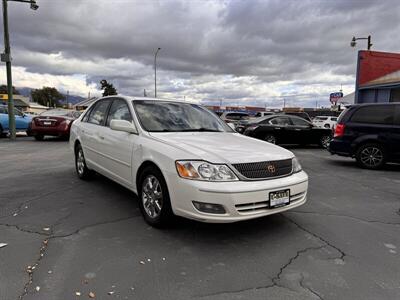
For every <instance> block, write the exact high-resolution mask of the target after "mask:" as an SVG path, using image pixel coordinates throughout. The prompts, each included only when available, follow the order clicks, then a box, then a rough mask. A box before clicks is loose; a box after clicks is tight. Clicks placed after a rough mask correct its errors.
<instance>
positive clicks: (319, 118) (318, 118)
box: [315, 117, 328, 121]
mask: <svg viewBox="0 0 400 300" xmlns="http://www.w3.org/2000/svg"><path fill="white" fill-rule="evenodd" d="M315 120H317V121H319V120H321V121H326V120H328V117H315Z"/></svg>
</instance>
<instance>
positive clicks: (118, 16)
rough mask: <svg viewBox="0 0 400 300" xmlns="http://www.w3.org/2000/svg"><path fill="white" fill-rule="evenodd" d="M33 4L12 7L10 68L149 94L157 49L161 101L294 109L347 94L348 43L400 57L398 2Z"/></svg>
mask: <svg viewBox="0 0 400 300" xmlns="http://www.w3.org/2000/svg"><path fill="white" fill-rule="evenodd" d="M38 2H39V5H40V9H39V10H38V11H36V12H33V11H31V10H29V7H28V6H27V5H23V4H20V3H10V5H9V6H10V12H9V13H10V28H11V36H12V47H13V48H12V49H13V57H14V61H13V62H14V65H15V66H20V67H24V68H25V69H26V72H28V73H39V74H52V75H55V76H61V75H62V76H72V75H76V74H81V75H86V76H87V78H88V80H89V82H96V83H97V82H98V81H99V79H101V78H107V79H108V80H110V81H112V82H115V85H116V86H117V88H118V89H119V91H120V92H122V93H124V94H142V93H143V89H147V90H148V91H149V92H152V90H153V59H154V56H153V55H154V50H155V49H156V48H157V47H161V48H162V50H161V52H160V54H159V58H158V67H159V70H160V73H159V76H158V78H159V79H160V81H159V85H160V87H159V91H160V93H161V94H162V95H165V96H168V97H178V98H181V97H183V96H186V97H192V98H195V99H197V100H207V101H217V100H218V99H224V100H226V101H233V102H235V101H236V102H238V103H240V102H241V101H243V103H267V102H268V101H269V102H268V103H278V102H279V101H281V100H280V98H279V97H283V96H285V94H287V93H290V95H293V96H291V97H292V98H291V99H293V100H292V101H293V102H294V103H296V101H298V103H307V101H309V103H314V102H315V99H316V98H317V99H319V100H320V101H323V100H325V101H326V100H327V97H328V94H329V92H330V91H335V90H337V89H338V88H339V87H340V84H343V85H344V87H345V89H347V90H348V91H349V92H350V91H351V89H352V86H353V85H354V72H355V57H356V50H355V49H352V48H350V47H349V42H350V39H351V37H352V36H353V35H357V36H366V35H368V34H372V36H373V43H374V49H379V50H384V51H393V52H396V51H397V52H398V51H399V50H400V49H399V44H398V41H397V39H396V38H395V37H396V36H397V33H398V31H399V29H400V25H399V22H398V20H399V17H400V4H399V3H398V1H395V0H393V1H391V0H387V1H369V0H363V1H361V0H358V1H349V0H338V1H326V0H319V1H316V0H315V1H313V0H304V1H294V0H292V1H277V0H270V1H261V0H260V1H257V0H252V1H235V0H233V1H168V0H164V1H161V0H160V1H146V2H145V1H130V0H114V1H105V0H104V1H102V0H97V1H95V0H85V1H80V0H69V1H61V0H39V1H38ZM360 48H364V45H363V43H362V41H361V42H360ZM296 94H297V96H296ZM307 98H308V99H307ZM215 99H217V100H215ZM275 99H278V100H275Z"/></svg>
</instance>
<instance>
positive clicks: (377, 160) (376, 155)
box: [356, 143, 386, 170]
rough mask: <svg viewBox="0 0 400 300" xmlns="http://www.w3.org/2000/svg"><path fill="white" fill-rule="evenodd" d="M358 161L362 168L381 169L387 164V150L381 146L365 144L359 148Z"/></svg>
mask: <svg viewBox="0 0 400 300" xmlns="http://www.w3.org/2000/svg"><path fill="white" fill-rule="evenodd" d="M356 160H357V163H358V165H359V166H360V167H362V168H366V169H373V170H376V169H380V168H382V167H383V166H384V164H385V163H386V154H385V149H384V148H383V147H382V146H381V145H379V144H372V143H371V144H364V145H362V146H360V147H359V148H358V150H357V153H356Z"/></svg>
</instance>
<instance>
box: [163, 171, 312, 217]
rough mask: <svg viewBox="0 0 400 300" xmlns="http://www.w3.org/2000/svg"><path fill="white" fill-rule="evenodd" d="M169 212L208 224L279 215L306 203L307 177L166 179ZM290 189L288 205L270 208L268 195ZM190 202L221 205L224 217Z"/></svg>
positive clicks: (169, 175)
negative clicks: (219, 180) (212, 180)
mask: <svg viewBox="0 0 400 300" xmlns="http://www.w3.org/2000/svg"><path fill="white" fill-rule="evenodd" d="M166 181H167V184H168V188H169V194H170V198H171V204H172V209H173V211H174V213H175V214H176V215H178V216H182V217H186V218H189V219H194V220H197V221H202V222H210V223H229V222H236V221H242V220H249V219H254V218H259V217H263V216H267V215H271V214H275V213H280V212H283V211H286V210H289V209H292V208H295V207H298V206H300V205H302V204H304V203H305V202H306V199H307V188H308V176H307V174H306V173H305V172H304V171H302V172H299V173H296V174H292V175H290V176H287V177H283V178H277V179H270V180H262V181H235V182H205V181H196V180H188V179H183V178H180V177H178V176H177V175H176V174H175V173H170V174H168V176H166ZM285 189H289V190H290V204H288V205H286V206H283V207H279V208H269V207H268V205H269V199H268V198H269V193H270V192H275V191H280V190H285ZM192 201H198V202H205V203H213V204H220V205H222V206H223V207H224V208H225V211H226V213H225V214H211V213H204V212H200V211H198V210H197V209H196V208H195V207H194V206H193V203H192Z"/></svg>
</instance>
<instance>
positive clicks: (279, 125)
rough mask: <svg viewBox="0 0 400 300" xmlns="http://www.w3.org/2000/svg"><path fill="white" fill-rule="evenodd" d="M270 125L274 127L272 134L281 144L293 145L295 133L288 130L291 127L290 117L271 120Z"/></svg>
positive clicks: (278, 117)
mask: <svg viewBox="0 0 400 300" xmlns="http://www.w3.org/2000/svg"><path fill="white" fill-rule="evenodd" d="M268 123H269V124H270V125H272V128H273V129H272V132H271V133H272V134H273V135H274V136H275V138H276V139H277V142H278V143H279V144H290V143H292V141H293V138H294V134H295V133H294V131H292V130H290V129H289V128H288V127H289V126H290V125H291V122H290V120H289V117H287V116H277V117H275V118H271V119H269V122H268Z"/></svg>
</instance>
